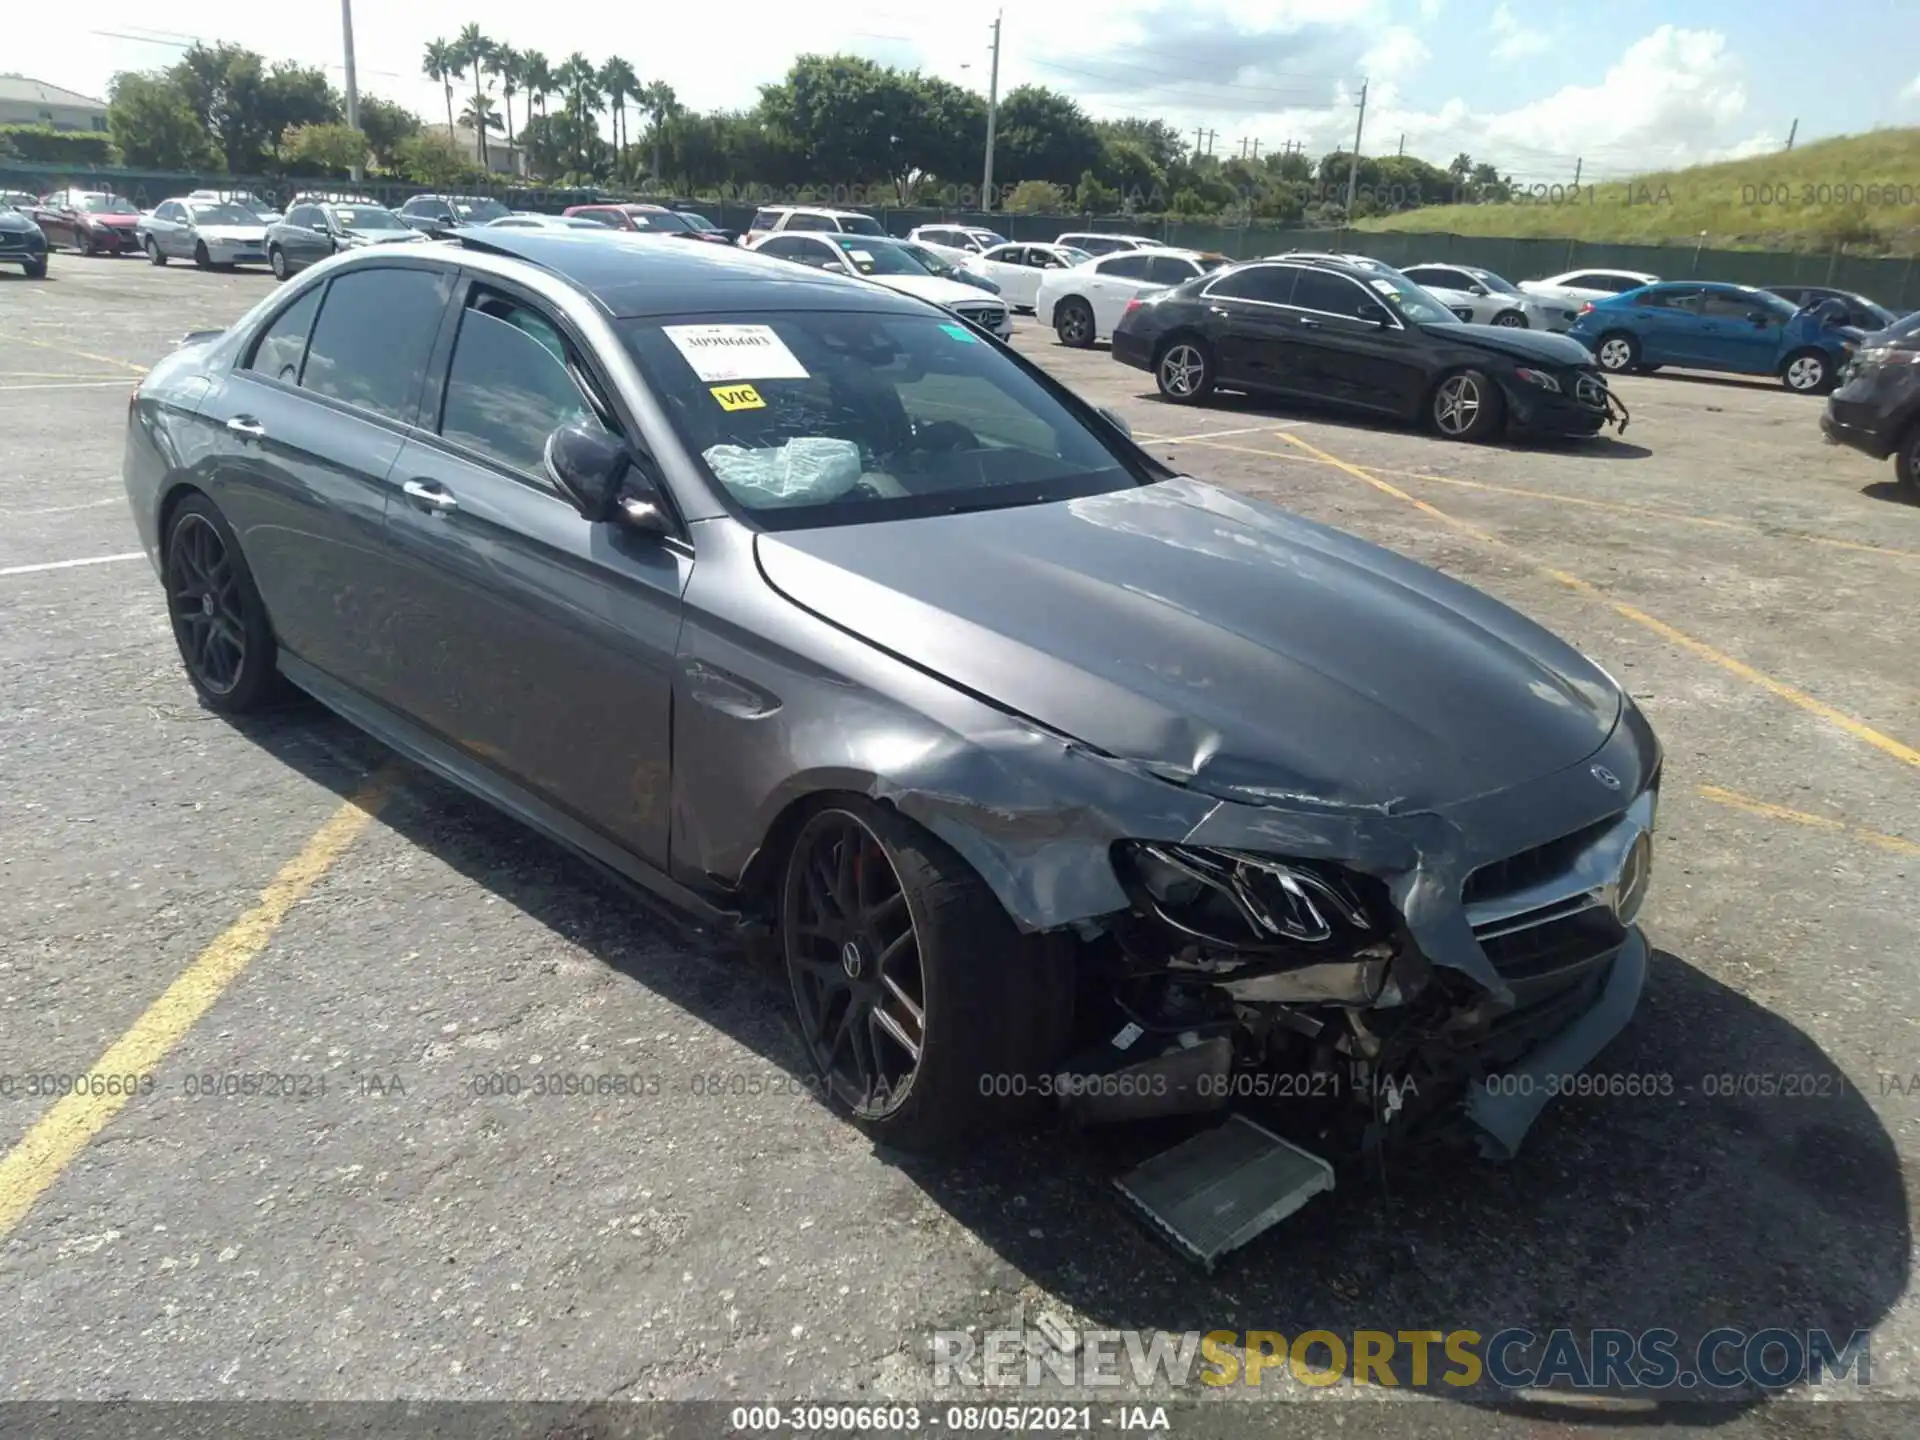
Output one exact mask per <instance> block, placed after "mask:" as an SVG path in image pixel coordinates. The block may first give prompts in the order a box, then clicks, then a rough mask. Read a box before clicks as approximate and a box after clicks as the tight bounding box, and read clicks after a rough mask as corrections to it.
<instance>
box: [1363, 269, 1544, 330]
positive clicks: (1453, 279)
mask: <svg viewBox="0 0 1920 1440" xmlns="http://www.w3.org/2000/svg"><path fill="white" fill-rule="evenodd" d="M1400 273H1401V274H1402V275H1404V276H1406V277H1407V278H1408V279H1409V280H1411V281H1413V283H1414V284H1416V285H1418V286H1419V287H1420V288H1421V289H1422V290H1425V291H1426V292H1427V293H1428V294H1429V295H1431V296H1433V298H1434V299H1436V300H1438V301H1439V302H1440V303H1441V304H1443V305H1445V306H1446V307H1447V308H1448V309H1449V310H1451V311H1453V313H1454V314H1456V315H1458V316H1459V317H1460V318H1461V319H1462V320H1464V321H1466V322H1467V323H1468V324H1469V325H1504V326H1507V327H1509V328H1511V329H1514V330H1554V329H1565V328H1566V326H1565V323H1564V322H1562V323H1561V324H1559V325H1555V324H1554V323H1553V322H1554V321H1555V320H1557V319H1559V315H1558V313H1557V311H1558V310H1560V309H1562V308H1564V307H1557V306H1554V305H1552V304H1550V303H1549V302H1547V301H1546V300H1543V299H1541V298H1540V297H1539V296H1537V295H1529V294H1527V293H1526V291H1524V290H1522V289H1521V288H1520V287H1519V286H1518V285H1515V284H1514V283H1513V282H1512V281H1510V280H1507V279H1504V278H1502V277H1501V276H1499V275H1496V274H1494V273H1493V271H1491V270H1482V269H1481V268H1480V267H1479V266H1477V265H1452V264H1448V263H1447V262H1446V261H1443V260H1423V261H1421V262H1420V263H1419V264H1418V265H1403V266H1401V268H1400Z"/></svg>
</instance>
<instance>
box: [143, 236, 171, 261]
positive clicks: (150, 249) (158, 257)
mask: <svg viewBox="0 0 1920 1440" xmlns="http://www.w3.org/2000/svg"><path fill="white" fill-rule="evenodd" d="M147 259H148V260H149V261H151V262H152V263H153V264H155V265H164V264H166V263H167V257H166V256H165V255H163V254H161V253H160V242H159V241H158V240H156V239H154V238H153V236H151V235H149V236H148V237H147Z"/></svg>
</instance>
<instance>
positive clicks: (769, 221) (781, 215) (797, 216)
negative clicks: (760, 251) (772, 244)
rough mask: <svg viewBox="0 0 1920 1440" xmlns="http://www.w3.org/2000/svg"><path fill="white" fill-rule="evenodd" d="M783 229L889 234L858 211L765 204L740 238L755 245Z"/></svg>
mask: <svg viewBox="0 0 1920 1440" xmlns="http://www.w3.org/2000/svg"><path fill="white" fill-rule="evenodd" d="M783 230H824V231H826V232H827V233H829V234H833V233H836V232H837V233H839V234H843V235H885V234H886V233H887V231H886V227H885V226H883V225H882V224H881V223H880V222H879V221H878V220H876V219H874V218H873V217H872V216H871V215H862V214H861V213H860V212H859V211H858V210H815V209H812V208H810V207H809V206H805V205H765V206H762V207H761V208H760V209H758V210H756V211H754V212H753V224H751V225H749V226H748V227H747V233H746V234H745V235H742V236H741V237H740V243H741V244H742V245H752V244H753V243H754V242H755V241H756V240H761V239H764V238H765V237H766V236H768V235H776V234H778V233H780V232H781V231H783Z"/></svg>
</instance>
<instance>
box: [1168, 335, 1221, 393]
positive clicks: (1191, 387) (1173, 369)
mask: <svg viewBox="0 0 1920 1440" xmlns="http://www.w3.org/2000/svg"><path fill="white" fill-rule="evenodd" d="M1153 380H1154V384H1156V385H1158V386H1159V387H1160V394H1161V395H1162V396H1163V397H1164V398H1166V399H1168V400H1171V401H1172V402H1173V403H1174V404H1176V405H1198V404H1199V403H1200V402H1201V401H1202V400H1205V399H1206V398H1207V396H1209V395H1211V394H1212V393H1213V352H1212V350H1211V349H1210V348H1208V346H1207V343H1206V341H1204V340H1200V339H1197V338H1195V337H1193V336H1190V335H1179V336H1175V337H1174V339H1173V340H1172V341H1171V342H1170V343H1169V344H1167V345H1166V346H1165V347H1164V348H1163V349H1162V350H1161V352H1160V356H1159V358H1158V359H1157V360H1155V361H1154V363H1153Z"/></svg>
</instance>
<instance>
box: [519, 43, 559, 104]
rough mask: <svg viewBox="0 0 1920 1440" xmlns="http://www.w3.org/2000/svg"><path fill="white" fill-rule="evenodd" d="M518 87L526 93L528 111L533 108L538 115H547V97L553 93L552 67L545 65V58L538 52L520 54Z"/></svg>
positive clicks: (531, 51) (526, 51)
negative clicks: (535, 108) (537, 110)
mask: <svg viewBox="0 0 1920 1440" xmlns="http://www.w3.org/2000/svg"><path fill="white" fill-rule="evenodd" d="M520 86H521V88H522V89H523V90H525V91H526V92H527V105H528V109H529V111H531V109H532V108H533V107H534V106H538V107H539V108H540V113H541V114H542V115H545V114H546V113H547V97H548V96H549V95H551V94H553V92H554V88H555V87H554V83H553V67H552V66H551V65H549V64H548V63H547V57H546V56H545V55H542V54H541V53H540V52H539V51H538V50H522V51H521V52H520Z"/></svg>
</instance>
